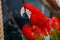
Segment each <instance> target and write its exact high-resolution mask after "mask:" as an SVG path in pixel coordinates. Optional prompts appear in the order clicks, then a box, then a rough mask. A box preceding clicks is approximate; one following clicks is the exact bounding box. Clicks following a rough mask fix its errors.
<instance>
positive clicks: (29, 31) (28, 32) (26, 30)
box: [22, 24, 42, 40]
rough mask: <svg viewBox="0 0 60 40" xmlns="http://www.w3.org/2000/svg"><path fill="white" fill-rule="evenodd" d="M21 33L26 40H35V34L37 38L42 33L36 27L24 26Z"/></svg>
mask: <svg viewBox="0 0 60 40" xmlns="http://www.w3.org/2000/svg"><path fill="white" fill-rule="evenodd" d="M22 33H23V35H24V36H25V37H26V38H27V39H28V40H35V35H36V34H37V35H38V36H39V35H40V34H41V33H42V31H41V29H40V28H39V27H38V26H34V25H33V26H29V25H27V24H25V25H24V26H23V28H22Z"/></svg>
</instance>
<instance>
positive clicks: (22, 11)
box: [20, 7, 32, 19]
mask: <svg viewBox="0 0 60 40" xmlns="http://www.w3.org/2000/svg"><path fill="white" fill-rule="evenodd" d="M25 10H26V14H27V16H28V18H29V19H30V16H31V13H32V12H31V11H30V10H28V9H24V7H22V8H21V10H20V14H21V16H22V17H23V14H24V13H25Z"/></svg>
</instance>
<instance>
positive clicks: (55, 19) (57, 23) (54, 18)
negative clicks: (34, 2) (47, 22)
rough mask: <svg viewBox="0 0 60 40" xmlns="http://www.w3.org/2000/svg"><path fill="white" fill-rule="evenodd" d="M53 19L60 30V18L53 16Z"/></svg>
mask: <svg viewBox="0 0 60 40" xmlns="http://www.w3.org/2000/svg"><path fill="white" fill-rule="evenodd" d="M52 20H53V22H54V24H55V25H56V27H57V28H58V29H59V30H60V22H59V19H58V18H57V17H53V18H52Z"/></svg>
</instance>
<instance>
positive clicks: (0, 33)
mask: <svg viewBox="0 0 60 40" xmlns="http://www.w3.org/2000/svg"><path fill="white" fill-rule="evenodd" d="M1 3H2V0H0V40H4V30H3V29H4V28H3V19H2V5H1Z"/></svg>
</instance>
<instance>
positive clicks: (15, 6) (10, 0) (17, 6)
mask: <svg viewBox="0 0 60 40" xmlns="http://www.w3.org/2000/svg"><path fill="white" fill-rule="evenodd" d="M43 1H44V0H25V1H24V2H25V3H28V4H32V5H34V6H35V7H37V8H38V9H39V10H41V11H42V12H43V14H44V15H46V16H47V17H52V16H53V15H56V12H57V10H59V6H60V4H58V3H60V2H59V1H57V0H56V1H57V2H56V3H57V4H58V7H55V6H51V5H54V3H53V2H54V1H52V4H51V3H50V2H51V1H49V0H45V1H47V2H48V3H49V5H50V6H51V7H50V6H49V5H48V4H44V2H43ZM4 4H6V5H7V7H8V8H9V10H10V11H11V12H12V15H13V18H14V19H15V21H16V23H17V24H18V26H19V28H20V29H22V26H23V25H24V24H25V22H24V20H23V18H22V17H21V15H18V14H20V10H21V8H22V7H23V2H22V0H2V11H3V23H4V34H5V40H22V37H21V34H20V33H19V32H18V31H17V29H16V28H14V27H13V26H11V25H10V24H9V20H10V19H9V16H8V14H7V11H6V9H5V7H4ZM54 7H55V8H54ZM52 8H53V9H52ZM52 10H53V12H52ZM17 13H18V14H17ZM57 15H59V13H58V14H57ZM57 15H56V16H57ZM58 18H59V17H58Z"/></svg>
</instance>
